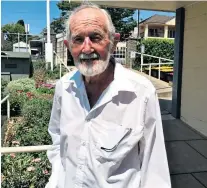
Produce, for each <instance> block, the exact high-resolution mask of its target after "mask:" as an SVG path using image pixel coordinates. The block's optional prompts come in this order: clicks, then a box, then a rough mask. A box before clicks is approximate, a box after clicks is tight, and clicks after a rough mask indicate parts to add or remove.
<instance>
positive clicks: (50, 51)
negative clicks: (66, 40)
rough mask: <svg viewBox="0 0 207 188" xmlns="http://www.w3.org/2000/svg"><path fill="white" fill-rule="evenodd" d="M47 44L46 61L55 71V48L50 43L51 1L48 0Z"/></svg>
mask: <svg viewBox="0 0 207 188" xmlns="http://www.w3.org/2000/svg"><path fill="white" fill-rule="evenodd" d="M46 11H47V43H46V44H45V61H46V63H51V70H52V71H53V46H52V43H51V41H50V0H47V10H46Z"/></svg>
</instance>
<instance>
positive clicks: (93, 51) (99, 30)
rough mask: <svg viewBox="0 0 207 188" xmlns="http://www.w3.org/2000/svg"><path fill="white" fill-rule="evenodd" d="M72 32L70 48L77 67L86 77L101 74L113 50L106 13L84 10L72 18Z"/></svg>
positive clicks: (90, 9)
mask: <svg viewBox="0 0 207 188" xmlns="http://www.w3.org/2000/svg"><path fill="white" fill-rule="evenodd" d="M70 30H71V38H70V39H69V46H70V51H71V54H72V56H73V59H74V62H75V65H76V67H77V68H78V69H79V71H80V72H81V73H82V74H83V75H85V76H95V75H98V74H101V73H102V72H103V71H104V70H105V69H106V68H107V66H108V63H109V58H110V50H111V45H110V39H109V33H108V28H107V19H106V16H105V15H104V13H103V12H101V11H100V10H97V9H92V8H87V9H83V10H81V11H79V12H78V13H76V14H75V15H74V16H73V17H72V18H71V22H70Z"/></svg>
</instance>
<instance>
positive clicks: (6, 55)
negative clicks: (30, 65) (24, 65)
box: [1, 51, 30, 59]
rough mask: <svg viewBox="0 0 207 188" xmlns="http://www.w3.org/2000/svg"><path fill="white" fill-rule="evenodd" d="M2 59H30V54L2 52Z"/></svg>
mask: <svg viewBox="0 0 207 188" xmlns="http://www.w3.org/2000/svg"><path fill="white" fill-rule="evenodd" d="M1 57H2V58H22V59H23V58H25V59H29V58H30V53H29V52H11V51H1Z"/></svg>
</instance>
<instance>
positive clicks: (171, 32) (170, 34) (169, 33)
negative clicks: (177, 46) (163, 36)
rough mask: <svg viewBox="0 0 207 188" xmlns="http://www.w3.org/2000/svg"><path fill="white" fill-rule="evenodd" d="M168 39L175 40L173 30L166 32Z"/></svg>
mask: <svg viewBox="0 0 207 188" xmlns="http://www.w3.org/2000/svg"><path fill="white" fill-rule="evenodd" d="M168 38H175V30H169V31H168Z"/></svg>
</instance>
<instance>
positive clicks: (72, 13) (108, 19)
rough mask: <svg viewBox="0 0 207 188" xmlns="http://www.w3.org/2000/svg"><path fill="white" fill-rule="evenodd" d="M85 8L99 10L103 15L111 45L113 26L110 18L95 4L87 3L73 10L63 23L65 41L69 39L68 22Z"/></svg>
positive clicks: (113, 33)
mask: <svg viewBox="0 0 207 188" xmlns="http://www.w3.org/2000/svg"><path fill="white" fill-rule="evenodd" d="M86 8H93V9H97V10H100V11H102V12H103V13H104V15H105V16H106V18H107V27H108V31H109V39H110V43H111V45H112V44H113V42H114V35H115V27H114V25H113V22H112V19H111V16H110V14H109V13H108V12H107V11H106V10H104V9H101V8H100V7H99V6H97V5H95V4H92V3H90V4H89V3H84V4H82V5H80V6H79V7H77V8H75V9H74V10H73V11H72V12H71V14H70V15H69V18H68V19H67V20H66V22H65V28H66V38H67V40H70V39H71V31H70V21H71V18H72V16H74V15H75V14H76V13H77V12H79V11H80V10H83V9H86Z"/></svg>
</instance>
